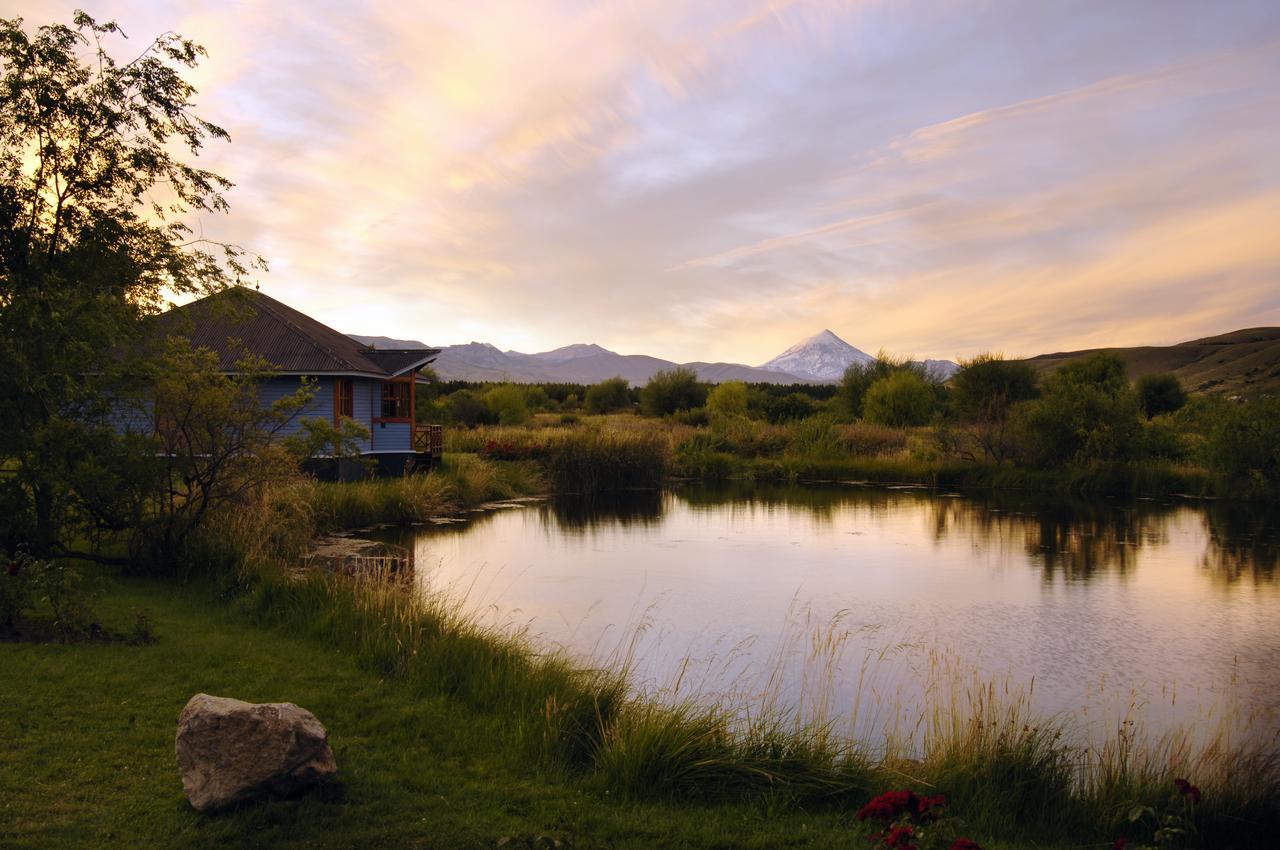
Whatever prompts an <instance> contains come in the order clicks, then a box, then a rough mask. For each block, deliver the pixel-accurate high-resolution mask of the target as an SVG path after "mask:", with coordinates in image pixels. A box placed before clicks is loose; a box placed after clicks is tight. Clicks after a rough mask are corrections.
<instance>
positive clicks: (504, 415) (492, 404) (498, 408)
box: [484, 384, 546, 425]
mask: <svg viewBox="0 0 1280 850" xmlns="http://www.w3.org/2000/svg"><path fill="white" fill-rule="evenodd" d="M543 398H546V394H545V393H544V394H543ZM484 403H485V405H486V406H487V407H488V408H489V412H490V413H491V414H492V415H493V416H494V417H495V418H497V420H498V422H499V423H500V424H502V425H523V424H524V423H526V422H528V421H529V406H528V402H527V400H526V394H525V390H524V389H523V388H521V387H517V386H516V385H515V384H503V385H501V386H498V387H494V388H493V389H491V390H489V391H488V392H487V393H485V394H484Z"/></svg>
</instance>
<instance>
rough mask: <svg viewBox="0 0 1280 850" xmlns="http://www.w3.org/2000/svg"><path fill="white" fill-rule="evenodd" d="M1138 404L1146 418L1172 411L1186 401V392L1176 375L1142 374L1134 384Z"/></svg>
mask: <svg viewBox="0 0 1280 850" xmlns="http://www.w3.org/2000/svg"><path fill="white" fill-rule="evenodd" d="M1135 390H1136V391H1137V393H1138V404H1139V405H1140V406H1141V407H1142V412H1143V413H1145V414H1146V416H1147V418H1148V419H1151V418H1153V417H1156V416H1159V415H1160V414H1162V413H1173V412H1174V411H1175V410H1177V409H1178V408H1180V407H1182V406H1183V405H1184V404H1186V403H1187V393H1186V391H1185V390H1183V389H1182V384H1181V383H1180V382H1179V381H1178V378H1177V376H1176V375H1169V374H1159V375H1143V376H1142V377H1141V378H1139V379H1138V383H1137V384H1136V385H1135Z"/></svg>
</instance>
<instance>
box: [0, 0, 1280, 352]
mask: <svg viewBox="0 0 1280 850" xmlns="http://www.w3.org/2000/svg"><path fill="white" fill-rule="evenodd" d="M77 5H79V6H83V7H84V8H85V9H86V11H88V12H89V13H90V14H93V15H94V16H96V17H98V18H99V19H108V18H115V19H116V20H117V21H118V22H119V23H120V25H121V26H122V27H123V28H124V30H125V32H126V33H127V34H128V35H129V36H130V39H129V41H128V42H127V43H125V44H122V45H118V48H117V49H115V50H114V52H115V53H116V54H117V55H118V56H124V55H125V54H126V53H127V54H129V55H130V56H132V55H133V54H135V53H136V52H137V51H138V50H140V49H141V48H142V47H143V46H144V44H145V42H146V41H148V40H149V39H150V37H152V36H154V35H156V34H158V33H160V32H161V31H164V30H166V29H172V30H176V31H178V32H180V33H182V34H183V35H186V36H189V37H191V38H194V39H195V40H197V41H199V42H201V43H203V44H204V45H205V47H206V48H207V49H208V51H209V57H208V59H207V60H206V61H205V63H204V64H203V65H202V66H201V67H200V68H199V69H198V71H196V72H195V74H194V81H195V83H196V85H197V86H198V88H199V89H200V94H199V96H198V98H197V103H198V106H199V112H200V114H201V115H202V116H203V117H205V118H207V119H209V120H212V121H214V122H215V123H218V124H221V125H222V126H224V127H226V128H227V129H228V130H229V131H230V133H231V137H232V143H231V144H229V145H225V144H213V145H211V146H210V147H209V148H208V149H207V150H206V154H205V155H204V156H202V158H201V160H202V164H204V165H206V167H210V168H213V169H214V170H217V171H219V172H220V173H222V174H224V175H226V176H227V177H229V178H230V179H231V180H233V181H234V182H235V183H236V184H237V185H236V188H235V189H234V190H233V191H232V192H231V194H230V196H229V200H230V202H231V207H232V211H231V214H230V215H228V216H208V217H205V218H203V219H201V220H200V221H199V222H198V226H199V227H200V228H201V229H202V232H203V233H204V235H206V236H209V237H212V238H219V239H228V240H232V241H235V242H238V243H240V244H242V245H244V246H245V247H247V248H249V249H251V250H254V251H257V252H259V253H261V254H263V255H264V256H265V257H266V258H267V259H268V260H269V261H270V263H271V272H270V273H269V274H267V275H265V276H263V277H262V278H261V283H262V288H263V291H265V292H267V293H268V294H270V295H273V296H274V297H277V298H279V299H281V300H283V301H285V302H287V303H289V304H292V305H293V306H295V307H298V308H299V309H302V310H304V311H306V312H308V313H310V314H312V315H314V316H315V317H316V318H318V319H320V320H321V321H323V322H326V323H327V324H330V325H333V326H334V327H337V328H338V329H340V330H343V331H347V332H353V333H366V334H383V335H388V336H395V337H409V338H416V339H421V340H423V341H425V342H428V343H431V344H435V345H441V344H450V343H457V342H467V341H470V340H480V341H486V342H493V343H495V344H497V345H498V346H499V347H501V348H516V349H519V350H522V351H538V350H544V349H548V348H554V347H557V346H560V345H565V344H569V343H575V342H596V343H599V344H601V345H604V346H605V347H607V348H611V349H614V350H617V351H621V352H623V353H647V354H654V355H657V356H661V357H666V358H669V359H673V360H730V361H736V362H745V363H751V364H758V363H761V362H763V361H765V360H767V359H769V358H770V357H772V356H773V355H775V354H777V353H779V352H780V351H781V350H782V349H784V348H786V347H787V346H788V345H790V344H791V343H793V342H795V341H797V340H798V339H800V338H802V337H806V336H809V335H811V334H813V333H816V332H817V331H819V330H821V329H823V328H830V329H831V330H833V331H835V332H836V333H837V334H839V335H840V336H842V337H843V338H844V339H846V340H848V341H849V342H851V343H852V344H854V345H856V346H858V347H860V348H862V349H864V350H868V351H875V350H877V349H879V348H882V347H883V348H886V349H889V350H891V351H893V352H897V353H903V354H914V355H917V356H928V357H946V358H955V357H957V356H968V355H972V354H975V353H977V352H980V351H984V350H999V351H1004V352H1005V353H1007V354H1011V355H1029V354H1036V353H1040V352H1044V351H1053V350H1063V349H1072V348H1083V347H1089V346H1094V345H1104V344H1117V345H1137V344H1148V343H1154V344H1161V343H1171V342H1177V341H1180V340H1185V339H1191V338H1195V337H1198V336H1205V335H1209V334H1214V333H1220V332H1224V331H1228V330H1232V329H1235V328H1240V327H1250V326H1256V325H1266V324H1272V325H1276V324H1280V82H1277V81H1280V2H1276V0H1263V1H1262V2H1220V1H1219V0H1215V2H1212V3H1210V2H1205V0H1195V2H1173V0H1159V2H1114V1H1113V0H1097V2H1069V1H1068V0H1060V2H1052V3H1048V2H1039V0H1026V2H1002V0H988V2H960V0H955V2H893V3H889V2H883V3H881V2H849V3H837V2H831V3H828V2H819V0H814V2H804V0H793V2H784V1H783V0H779V1H778V2H772V3H769V2H752V0H731V2H687V1H686V0H635V1H634V2H616V3H609V2H600V3H591V2H534V0H521V1H520V2H512V3H489V2H483V0H468V2H465V3H463V2H458V3H453V2H445V0H439V2H430V3H427V2H413V1H412V0H369V2H355V0H344V1H343V2H332V3H325V2H282V0H264V2H220V1H219V0H201V1H200V2H191V3H187V2H172V3H161V2H154V3H144V2H138V0H132V2H114V1H113V0H102V2H93V0H80V2H79V3H63V2H42V0H28V1H27V2H17V3H15V2H13V0H0V12H3V16H4V17H11V16H14V15H22V16H23V17H25V18H26V20H27V24H28V27H32V26H34V25H36V24H38V23H43V22H48V21H61V22H69V21H70V19H71V13H72V10H73V9H74V8H75V7H76V6H77Z"/></svg>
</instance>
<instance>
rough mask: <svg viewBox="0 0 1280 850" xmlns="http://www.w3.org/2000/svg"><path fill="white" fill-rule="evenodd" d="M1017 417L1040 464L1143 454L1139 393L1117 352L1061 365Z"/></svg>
mask: <svg viewBox="0 0 1280 850" xmlns="http://www.w3.org/2000/svg"><path fill="white" fill-rule="evenodd" d="M1016 417H1017V422H1016V423H1015V428H1016V431H1017V433H1018V440H1019V443H1020V444H1021V446H1022V450H1023V453H1024V454H1025V455H1026V457H1027V458H1028V459H1029V460H1030V461H1031V462H1032V463H1033V464H1035V465H1038V466H1045V467H1060V466H1065V465H1067V464H1071V463H1076V464H1089V463H1093V462H1096V461H1125V460H1133V459H1136V458H1137V457H1140V456H1141V454H1142V444H1143V440H1142V437H1143V431H1142V425H1141V422H1140V420H1139V409H1138V400H1137V396H1136V395H1135V394H1134V392H1133V390H1132V389H1131V388H1130V387H1129V382H1128V381H1127V380H1126V379H1125V374H1124V363H1123V362H1122V361H1121V360H1120V358H1118V357H1116V356H1115V355H1113V354H1106V353H1102V354H1095V355H1093V356H1092V357H1088V358H1085V359H1083V360H1077V361H1073V362H1070V363H1067V364H1066V365H1064V366H1062V367H1061V368H1060V369H1059V370H1058V371H1056V372H1054V373H1053V374H1052V375H1050V376H1049V377H1048V379H1046V380H1045V382H1044V390H1043V392H1042V394H1041V396H1040V398H1038V399H1033V400H1032V401H1028V402H1023V403H1022V404H1021V405H1019V406H1018V408H1017V410H1016Z"/></svg>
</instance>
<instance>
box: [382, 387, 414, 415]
mask: <svg viewBox="0 0 1280 850" xmlns="http://www.w3.org/2000/svg"><path fill="white" fill-rule="evenodd" d="M382 418H383V419H408V418H409V385H408V384H406V383H403V382H400V381H395V382H392V381H387V382H386V383H384V384H383V385H382Z"/></svg>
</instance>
